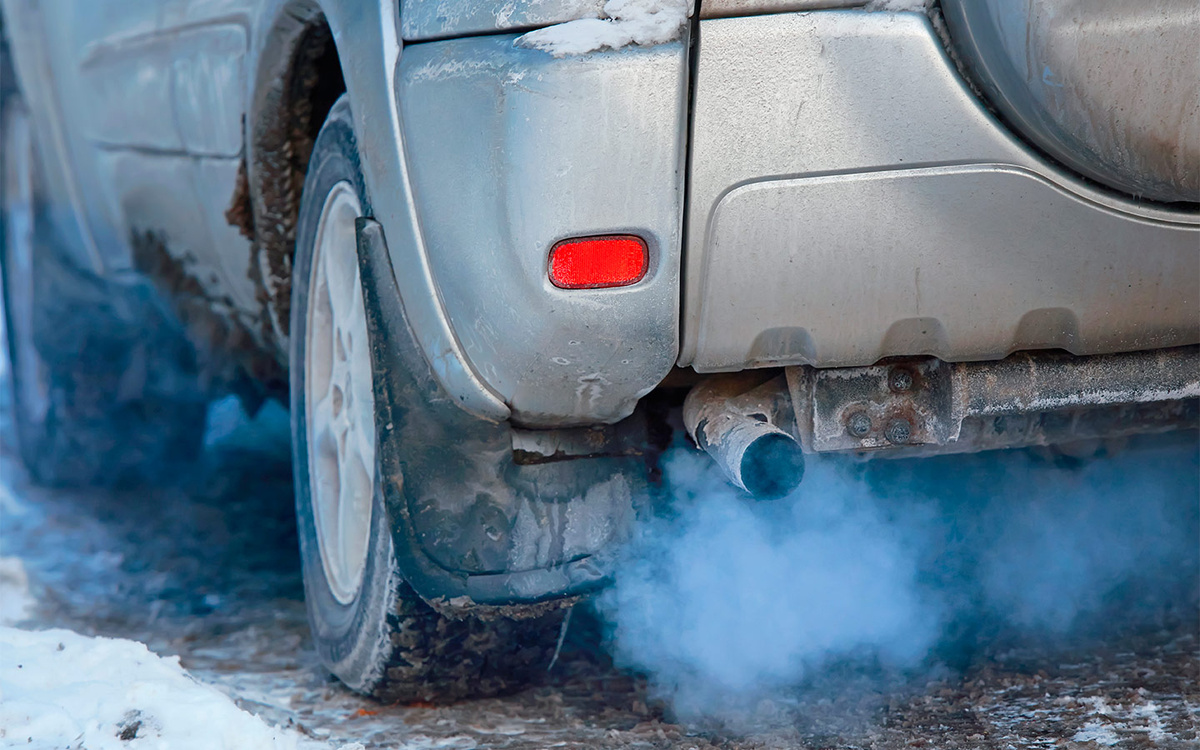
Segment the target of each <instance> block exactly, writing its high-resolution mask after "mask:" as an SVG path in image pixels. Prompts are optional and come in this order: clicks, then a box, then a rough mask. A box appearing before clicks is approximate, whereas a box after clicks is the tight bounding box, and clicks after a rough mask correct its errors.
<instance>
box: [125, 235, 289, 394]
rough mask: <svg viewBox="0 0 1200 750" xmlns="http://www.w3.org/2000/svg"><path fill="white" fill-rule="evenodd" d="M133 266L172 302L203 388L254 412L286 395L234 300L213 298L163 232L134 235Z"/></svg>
mask: <svg viewBox="0 0 1200 750" xmlns="http://www.w3.org/2000/svg"><path fill="white" fill-rule="evenodd" d="M130 245H131V246H132V248H133V261H134V265H135V267H136V268H137V269H138V270H139V271H141V272H142V273H143V274H145V275H146V277H147V278H149V279H150V280H151V282H152V283H153V284H154V285H155V287H156V288H157V289H158V290H159V291H160V292H161V294H162V295H163V297H164V298H165V299H167V300H169V301H170V304H171V307H172V310H173V312H174V313H175V316H176V317H177V318H178V319H179V321H180V323H181V324H182V325H183V328H184V332H185V333H186V335H187V338H188V341H189V343H191V345H192V346H193V347H194V348H195V350H196V354H197V357H198V359H199V365H200V381H201V383H200V384H201V387H202V388H204V389H206V390H223V391H226V392H233V393H236V394H237V395H238V396H240V397H242V398H243V400H244V401H246V402H247V405H248V407H250V408H251V410H252V409H253V408H254V407H256V406H257V403H259V402H261V401H262V399H263V398H265V397H267V396H280V395H283V396H286V394H287V377H286V373H285V372H284V369H283V367H282V365H280V363H279V362H278V361H277V360H276V359H275V358H274V357H273V356H271V355H270V354H267V353H266V352H265V351H264V349H263V347H262V345H261V343H260V342H259V340H258V339H257V338H256V337H255V336H254V335H253V333H251V331H250V329H249V328H247V327H246V325H245V324H244V323H243V322H242V321H240V320H239V319H238V318H237V315H236V313H235V312H234V307H233V305H232V303H231V301H230V300H228V299H222V298H214V297H212V296H211V295H209V294H208V292H207V291H206V290H205V288H204V286H203V285H202V284H201V283H200V282H199V281H198V280H197V279H196V278H195V276H193V275H191V274H190V273H189V272H188V270H187V263H186V262H185V261H186V258H187V257H189V256H188V255H187V254H186V253H185V254H182V255H173V254H172V253H171V252H170V251H169V250H168V242H167V239H166V234H165V233H164V232H156V231H152V230H144V231H139V230H134V231H133V233H132V237H131V239H130Z"/></svg>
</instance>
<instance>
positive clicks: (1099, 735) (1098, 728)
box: [1071, 721, 1121, 747]
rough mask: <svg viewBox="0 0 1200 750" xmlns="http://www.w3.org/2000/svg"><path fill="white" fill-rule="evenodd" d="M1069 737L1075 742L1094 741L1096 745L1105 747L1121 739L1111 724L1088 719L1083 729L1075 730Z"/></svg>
mask: <svg viewBox="0 0 1200 750" xmlns="http://www.w3.org/2000/svg"><path fill="white" fill-rule="evenodd" d="M1071 739H1072V740H1073V741H1075V742H1095V743H1096V744H1097V745H1104V746H1105V747H1112V746H1113V745H1116V744H1117V743H1119V742H1120V741H1121V739H1120V738H1119V737H1117V733H1116V732H1114V731H1113V729H1112V727H1111V726H1109V725H1107V724H1101V723H1100V722H1098V721H1089V722H1088V723H1087V724H1084V725H1083V729H1080V730H1079V731H1078V732H1076V733H1075V735H1074V736H1073V737H1071Z"/></svg>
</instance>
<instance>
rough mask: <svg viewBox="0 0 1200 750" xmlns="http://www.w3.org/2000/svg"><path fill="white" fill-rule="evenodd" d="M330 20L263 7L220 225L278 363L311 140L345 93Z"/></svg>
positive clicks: (306, 8)
mask: <svg viewBox="0 0 1200 750" xmlns="http://www.w3.org/2000/svg"><path fill="white" fill-rule="evenodd" d="M332 20H333V19H331V18H330V16H329V15H328V14H327V13H326V10H325V8H323V7H322V3H319V2H316V1H315V0H284V1H283V2H276V3H271V4H270V6H269V7H268V9H267V10H265V11H264V12H263V14H262V16H261V17H260V18H259V19H258V22H257V23H256V24H255V28H256V30H257V31H256V33H255V37H254V45H253V49H252V51H251V54H252V60H253V63H252V66H251V74H250V76H249V79H248V85H249V91H248V92H247V99H246V101H247V107H246V114H245V122H244V123H243V127H244V129H245V132H244V136H243V137H244V143H245V148H244V151H243V163H242V168H241V171H240V173H239V175H238V181H237V185H236V186H235V190H234V195H233V199H232V202H231V205H230V207H229V210H228V211H227V212H226V218H227V219H228V220H229V222H230V223H231V224H233V225H235V226H237V227H238V228H239V229H240V230H241V232H242V234H243V235H245V236H246V237H248V238H249V239H250V241H251V243H252V246H253V250H252V252H251V258H250V268H249V269H248V273H249V275H250V277H251V279H252V280H253V281H254V283H255V286H256V287H257V289H258V297H259V301H260V303H261V304H262V306H263V323H262V325H263V327H264V329H265V330H264V331H263V333H264V334H265V336H264V337H265V338H266V340H268V341H272V342H274V344H275V353H276V356H277V357H279V358H280V359H285V358H286V352H287V339H288V327H289V315H290V313H289V311H290V306H291V268H292V257H293V255H294V253H295V230H296V222H297V219H298V216H299V211H300V193H301V189H302V187H303V184H304V175H305V173H306V172H307V170H308V159H309V156H310V155H311V153H312V147H313V144H314V143H315V142H316V137H317V133H318V131H319V130H320V128H321V124H322V123H323V122H324V121H325V117H326V115H327V114H328V113H329V110H330V109H331V108H332V107H333V104H334V102H336V101H337V98H338V97H339V96H340V95H341V94H342V93H344V92H345V91H346V83H345V78H344V76H343V73H342V61H341V55H340V54H339V52H338V49H337V43H336V41H335V36H334V25H333V23H331V21H332Z"/></svg>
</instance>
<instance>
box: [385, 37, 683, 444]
mask: <svg viewBox="0 0 1200 750" xmlns="http://www.w3.org/2000/svg"><path fill="white" fill-rule="evenodd" d="M516 38H517V37H516V36H513V35H504V36H483V37H472V38H467V39H455V40H447V41H434V42H427V43H422V44H414V45H411V46H408V47H406V48H405V49H404V51H403V54H402V55H401V58H400V63H399V66H398V68H397V73H396V97H397V101H398V106H399V111H400V118H401V123H402V127H403V131H404V148H405V152H406V157H407V159H408V170H409V177H410V179H411V181H412V185H413V195H414V204H415V210H416V214H417V216H418V218H419V224H420V232H421V235H422V238H423V242H424V245H425V248H426V251H427V256H428V259H429V267H430V271H431V273H432V276H433V279H434V282H435V283H436V286H437V289H438V292H439V294H440V298H441V301H442V305H443V309H444V312H445V317H446V320H447V322H448V324H449V326H450V328H451V329H452V330H453V331H454V335H455V336H456V338H457V339H458V342H459V344H460V346H461V349H462V351H463V353H464V355H465V357H466V358H467V360H469V363H470V367H471V368H472V369H473V370H474V371H475V372H476V373H477V374H478V376H479V378H480V380H482V381H483V382H484V383H486V384H487V386H488V387H489V388H490V389H491V391H492V392H494V393H495V394H496V396H497V397H499V399H500V400H502V401H503V402H504V403H505V404H506V405H507V406H508V407H509V408H510V409H511V412H512V419H513V421H514V422H516V423H519V424H523V425H527V426H535V427H552V426H562V425H571V424H588V423H596V422H615V421H617V420H620V419H622V418H624V417H626V416H628V415H629V414H630V413H631V412H632V411H633V409H634V407H635V406H636V405H637V402H638V399H640V398H641V397H642V396H643V395H645V394H646V393H647V392H649V391H650V390H651V389H653V388H654V387H655V386H656V385H658V383H659V382H660V381H661V380H662V379H663V377H665V376H666V374H667V373H668V372H669V371H670V369H671V367H672V366H673V365H674V363H675V359H676V357H677V354H678V330H679V284H680V281H679V268H680V254H681V244H682V243H681V234H682V215H683V175H684V162H685V159H684V145H685V144H684V140H685V139H684V132H685V123H686V111H687V107H686V103H687V102H686V99H687V40H686V39H683V40H679V41H674V42H670V43H666V44H661V45H658V46H655V47H650V48H642V47H627V48H623V49H620V50H616V51H607V52H596V53H592V54H587V55H580V56H572V57H565V58H555V57H552V56H551V55H549V54H547V53H545V52H540V51H537V50H529V49H522V48H520V47H517V46H515V45H514V41H515V40H516ZM608 234H631V235H637V236H638V237H641V238H642V239H643V240H645V242H646V245H647V247H648V251H649V268H648V271H647V273H646V275H645V276H644V277H643V278H642V279H641V280H640V281H638V282H637V283H635V284H633V285H631V286H626V287H621V288H615V289H571V290H565V289H560V288H558V287H556V286H554V285H553V284H551V282H550V280H549V277H548V257H549V253H550V249H551V247H553V246H554V244H555V243H556V242H558V241H560V240H563V239H566V238H570V237H579V236H588V235H608ZM397 272H398V273H404V269H403V268H400V267H398V268H397Z"/></svg>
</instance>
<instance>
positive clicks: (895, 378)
mask: <svg viewBox="0 0 1200 750" xmlns="http://www.w3.org/2000/svg"><path fill="white" fill-rule="evenodd" d="M888 387H889V388H891V389H892V390H893V391H895V392H896V393H904V392H905V391H908V390H911V389H912V387H913V376H912V373H911V372H909V371H908V370H905V369H902V368H899V367H897V368H895V369H893V370H892V372H891V374H890V375H889V376H888Z"/></svg>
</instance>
